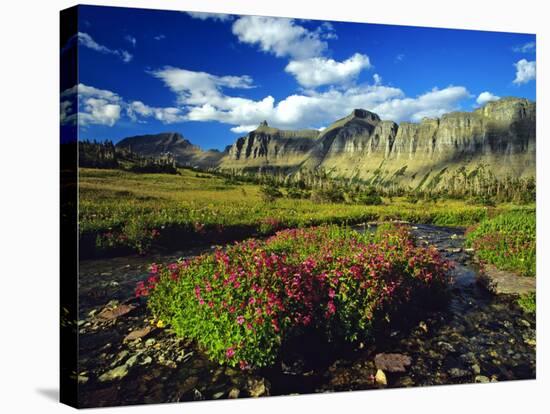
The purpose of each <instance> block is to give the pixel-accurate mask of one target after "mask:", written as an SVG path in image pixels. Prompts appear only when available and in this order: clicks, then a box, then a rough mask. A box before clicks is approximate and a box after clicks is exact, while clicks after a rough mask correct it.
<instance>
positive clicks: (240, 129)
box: [231, 124, 258, 134]
mask: <svg viewBox="0 0 550 414" xmlns="http://www.w3.org/2000/svg"><path fill="white" fill-rule="evenodd" d="M256 128H258V124H254V125H239V126H236V127H233V128H231V132H234V133H235V134H248V133H249V132H250V131H254V130H255V129H256Z"/></svg>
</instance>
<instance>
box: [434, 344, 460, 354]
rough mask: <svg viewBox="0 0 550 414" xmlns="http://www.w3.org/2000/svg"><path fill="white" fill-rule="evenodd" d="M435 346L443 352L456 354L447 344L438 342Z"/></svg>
mask: <svg viewBox="0 0 550 414" xmlns="http://www.w3.org/2000/svg"><path fill="white" fill-rule="evenodd" d="M437 346H438V347H439V349H441V350H442V351H444V352H450V353H453V352H456V350H455V348H454V347H453V346H452V345H451V344H450V343H448V342H444V341H439V342H438V343H437Z"/></svg>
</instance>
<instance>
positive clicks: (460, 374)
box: [449, 368, 470, 378]
mask: <svg viewBox="0 0 550 414" xmlns="http://www.w3.org/2000/svg"><path fill="white" fill-rule="evenodd" d="M449 375H450V376H451V377H453V378H464V377H467V376H469V375H470V373H469V372H468V371H466V370H464V369H461V368H451V369H450V370H449Z"/></svg>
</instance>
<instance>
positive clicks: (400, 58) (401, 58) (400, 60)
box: [395, 53, 405, 62]
mask: <svg viewBox="0 0 550 414" xmlns="http://www.w3.org/2000/svg"><path fill="white" fill-rule="evenodd" d="M404 59H405V55H404V54H403V53H400V54H398V55H397V56H396V57H395V61H396V62H402V61H403V60H404Z"/></svg>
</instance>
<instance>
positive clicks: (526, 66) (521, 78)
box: [513, 59, 537, 85]
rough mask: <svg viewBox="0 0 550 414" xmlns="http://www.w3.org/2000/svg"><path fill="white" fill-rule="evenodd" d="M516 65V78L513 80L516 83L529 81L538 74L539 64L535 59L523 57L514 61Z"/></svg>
mask: <svg viewBox="0 0 550 414" xmlns="http://www.w3.org/2000/svg"><path fill="white" fill-rule="evenodd" d="M514 66H515V67H516V78H515V79H514V81H513V82H514V83H515V84H516V85H521V84H524V83H527V82H529V81H530V80H533V79H535V78H536V76H537V73H536V70H537V65H536V62H535V61H534V60H533V61H528V60H526V59H521V60H519V61H517V62H516V63H514Z"/></svg>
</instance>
